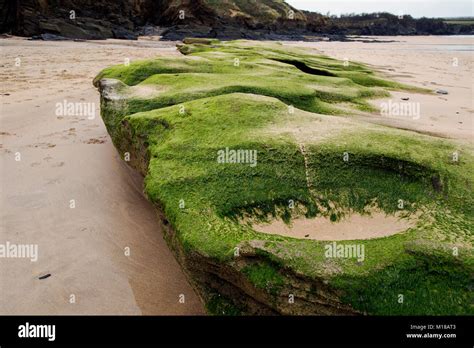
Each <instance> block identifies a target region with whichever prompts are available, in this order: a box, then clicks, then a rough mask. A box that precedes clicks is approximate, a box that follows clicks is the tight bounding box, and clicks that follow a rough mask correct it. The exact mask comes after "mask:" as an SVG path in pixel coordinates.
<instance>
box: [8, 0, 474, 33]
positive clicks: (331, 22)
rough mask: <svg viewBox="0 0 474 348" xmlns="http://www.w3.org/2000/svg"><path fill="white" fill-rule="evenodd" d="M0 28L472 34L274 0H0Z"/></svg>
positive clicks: (464, 28)
mask: <svg viewBox="0 0 474 348" xmlns="http://www.w3.org/2000/svg"><path fill="white" fill-rule="evenodd" d="M0 32H2V33H11V34H14V35H19V36H33V37H39V38H43V39H62V38H69V39H89V40H90V39H106V38H117V39H136V38H137V36H139V35H162V36H163V38H164V39H167V40H181V39H183V38H184V37H208V38H218V39H241V38H245V39H269V40H312V39H313V40H314V39H315V37H319V36H321V35H325V36H329V37H330V38H332V37H334V36H335V37H336V38H337V39H341V38H342V36H344V35H451V34H472V33H473V32H474V25H472V24H469V23H467V24H466V25H460V24H449V23H446V22H445V21H443V20H442V19H430V18H421V19H414V18H412V17H411V16H403V17H401V18H400V17H398V16H394V15H391V14H388V13H376V14H375V13H374V14H364V15H349V16H342V17H328V16H324V15H321V14H319V13H315V12H308V11H300V10H297V9H295V8H293V7H291V6H290V5H288V4H287V3H286V2H284V1H280V0H262V1H234V0H222V1H214V0H184V1H178V0H157V1H153V0H118V1H106V0H98V1H94V2H91V1H87V0H78V1H72V0H54V1H52V0H16V1H6V2H3V3H2V4H0Z"/></svg>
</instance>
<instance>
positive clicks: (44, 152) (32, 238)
mask: <svg viewBox="0 0 474 348" xmlns="http://www.w3.org/2000/svg"><path fill="white" fill-rule="evenodd" d="M0 45H1V48H0V50H1V58H0V66H1V79H2V86H1V89H2V90H1V103H2V107H1V116H0V117H1V118H0V131H1V132H2V133H1V138H2V140H1V149H0V154H1V169H0V172H1V176H2V185H1V197H2V198H1V204H0V205H1V208H0V211H1V213H0V214H1V216H0V221H1V225H0V229H1V233H0V236H1V238H0V242H1V243H4V242H5V241H9V242H10V243H24V244H37V245H38V254H39V255H38V261H37V262H30V260H29V259H3V258H2V259H0V270H1V271H0V292H1V293H2V296H1V297H0V314H146V315H148V314H169V315H180V314H188V315H190V314H203V313H204V310H203V306H202V304H201V302H200V300H199V299H198V297H197V296H196V294H195V293H194V291H193V290H192V288H191V287H190V285H189V283H188V282H187V280H186V278H185V276H184V274H183V272H182V270H181V268H180V267H179V265H178V263H177V262H176V260H175V259H174V257H173V254H172V253H171V251H170V250H169V249H168V247H167V245H166V242H165V241H164V240H163V237H162V234H161V231H160V227H159V225H158V220H157V218H156V215H155V211H154V209H153V207H152V206H151V204H150V203H149V202H148V201H147V200H146V199H145V198H144V196H143V195H142V182H141V181H142V179H141V177H140V176H138V175H137V174H136V173H134V172H133V171H132V170H131V169H129V168H128V167H127V165H126V164H125V163H124V162H123V161H122V160H121V159H120V158H119V156H118V154H117V152H116V150H115V148H114V147H113V144H112V143H111V141H110V138H109V137H108V134H107V131H106V129H105V126H104V124H103V122H102V120H101V118H100V114H99V93H98V92H97V90H96V89H95V88H94V87H93V86H92V79H93V78H94V77H95V75H96V74H97V73H98V72H99V71H100V70H101V69H103V68H105V67H107V66H110V65H113V64H121V63H122V64H123V63H124V61H125V59H128V60H130V61H133V60H135V59H143V58H151V57H154V56H156V55H168V56H172V55H175V54H178V53H176V50H175V45H174V44H173V43H153V44H150V43H149V42H148V41H141V42H131V41H130V42H128V41H114V40H108V41H102V42H38V41H27V40H25V39H20V38H18V39H17V38H15V39H6V40H2V41H0ZM17 58H20V59H21V64H20V65H19V66H16V65H15V63H16V59H17ZM64 101H67V102H73V103H89V104H88V105H92V106H93V107H94V109H95V117H94V118H93V119H90V118H91V117H90V115H88V116H77V115H57V103H64ZM91 103H92V104H91ZM17 153H20V154H21V160H20V161H16V160H15V154H17ZM71 200H74V205H75V207H74V208H71ZM127 251H129V256H127V255H126V253H127ZM127 254H128V253H127ZM47 274H51V276H49V277H48V278H46V279H42V280H40V279H39V277H40V276H44V275H47ZM182 294H183V295H184V303H181V302H183V301H180V299H182V297H180V296H181V295H182ZM71 295H74V297H71ZM71 300H75V303H71Z"/></svg>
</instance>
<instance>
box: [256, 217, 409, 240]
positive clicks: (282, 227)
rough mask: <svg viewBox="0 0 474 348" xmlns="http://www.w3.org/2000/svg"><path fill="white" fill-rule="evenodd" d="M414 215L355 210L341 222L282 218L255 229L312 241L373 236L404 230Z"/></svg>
mask: <svg viewBox="0 0 474 348" xmlns="http://www.w3.org/2000/svg"><path fill="white" fill-rule="evenodd" d="M415 222H416V219H415V218H410V219H408V218H402V217H400V216H397V215H386V214H385V213H383V212H375V213H372V214H371V215H361V214H358V213H353V214H351V215H350V216H347V217H346V218H344V219H342V220H341V221H338V222H332V221H331V220H330V219H328V218H325V217H318V218H314V219H307V218H298V219H294V220H293V221H292V223H291V225H287V224H285V223H284V222H283V221H282V220H280V219H278V220H273V221H271V222H270V223H257V224H254V225H253V226H252V228H253V229H254V230H256V231H258V232H262V233H267V234H277V235H281V236H284V237H292V238H299V239H313V240H355V239H373V238H381V237H387V236H391V235H394V234H397V233H401V232H404V231H406V230H408V229H409V228H411V227H413V226H414V225H415Z"/></svg>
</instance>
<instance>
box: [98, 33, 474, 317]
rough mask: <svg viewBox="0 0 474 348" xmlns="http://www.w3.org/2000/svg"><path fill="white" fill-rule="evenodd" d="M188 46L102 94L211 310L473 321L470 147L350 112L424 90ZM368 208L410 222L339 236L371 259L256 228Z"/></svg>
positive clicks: (321, 59) (109, 79) (274, 52)
mask: <svg viewBox="0 0 474 348" xmlns="http://www.w3.org/2000/svg"><path fill="white" fill-rule="evenodd" d="M179 50H180V51H181V52H182V53H183V57H182V58H179V59H170V58H157V59H154V60H148V61H141V62H133V63H131V64H130V65H129V66H115V67H110V68H107V69H105V70H104V71H102V72H101V73H100V74H99V76H97V78H96V79H95V81H94V83H95V85H96V86H98V87H99V89H100V91H101V112H102V117H103V119H104V122H105V124H106V126H107V129H108V131H109V133H110V134H111V137H112V140H113V142H114V144H115V146H116V147H117V149H118V151H119V153H120V154H121V155H122V156H123V157H124V159H125V160H127V162H128V163H129V164H130V165H132V166H133V167H134V168H136V169H138V170H139V171H140V172H141V173H142V174H143V175H144V176H145V188H144V189H145V192H146V194H147V196H148V198H149V199H150V200H151V201H152V202H153V203H154V204H155V205H156V207H157V208H158V214H159V216H160V219H161V221H162V225H163V228H164V231H165V237H166V238H167V240H168V243H169V245H170V247H171V248H172V249H173V251H174V252H175V255H176V257H177V258H178V260H179V261H180V263H181V264H182V266H183V268H184V269H185V271H186V272H187V274H188V275H189V277H190V279H191V281H192V283H193V284H194V286H195V287H196V289H197V291H198V293H199V294H200V295H201V296H202V298H203V300H204V301H206V302H207V304H208V305H207V308H208V309H209V310H212V311H214V312H216V313H217V314H225V313H228V314H229V313H230V314H342V315H348V314H363V313H366V314H379V315H393V314H405V315H420V314H425V315H442V314H473V312H474V308H473V306H472V304H471V301H470V296H471V295H470V294H471V291H472V283H473V274H474V272H473V270H474V262H473V261H474V258H473V255H472V243H473V235H472V234H473V230H474V228H473V226H474V223H473V214H472V206H473V203H474V202H473V194H472V184H473V177H472V173H473V172H474V159H473V154H472V148H470V147H469V146H468V145H462V144H459V143H455V142H451V141H448V140H443V139H439V138H436V137H431V136H427V135H422V134H418V133H415V132H410V131H406V130H399V129H393V128H388V127H383V126H378V125H374V124H371V123H367V122H364V121H362V120H360V119H359V118H358V117H357V116H356V115H357V114H358V113H361V112H364V111H371V110H373V108H372V107H371V106H370V104H369V103H368V102H367V101H368V99H370V98H378V97H381V96H388V95H389V93H390V90H408V91H413V92H423V93H426V92H427V91H423V90H420V89H417V88H413V87H410V86H405V85H401V84H399V83H396V82H392V81H387V80H384V79H383V78H381V77H379V76H377V75H376V74H375V73H374V72H372V71H371V70H370V69H368V68H367V67H366V66H364V65H362V64H358V63H352V62H351V63H350V64H346V63H345V62H342V61H338V60H335V59H331V58H329V57H325V56H315V55H312V54H309V53H308V52H306V51H303V50H296V49H293V50H289V49H287V48H284V47H282V46H281V45H278V44H261V43H250V42H246V41H235V42H228V43H221V42H219V41H217V40H199V41H188V44H184V45H181V46H179ZM223 151H224V152H225V153H226V156H225V160H224V161H223V160H219V158H221V159H222V157H220V154H222V153H223ZM232 151H233V152H232ZM229 154H231V155H229ZM249 154H255V156H254V157H253V158H254V160H255V161H252V162H251V163H250V162H249V157H248V156H249ZM453 154H457V156H454V157H453ZM454 159H455V160H454ZM254 162H255V163H254ZM253 164H255V165H253ZM374 211H382V212H384V213H385V214H401V213H402V214H405V215H406V217H407V218H408V217H410V216H416V224H415V225H414V226H412V227H410V228H409V229H408V230H406V231H403V232H402V233H397V234H394V235H390V236H388V237H384V238H376V239H368V240H362V239H360V238H358V236H357V234H354V236H353V238H352V240H343V241H338V244H341V245H355V244H357V245H360V244H363V245H364V250H365V252H366V255H365V257H364V258H363V261H362V262H361V261H358V260H357V259H355V258H350V257H349V258H348V257H341V258H338V257H331V258H328V257H326V256H325V248H326V247H327V244H328V243H330V242H327V241H320V240H306V239H298V238H291V237H286V236H280V235H277V234H269V233H261V232H258V231H256V230H255V229H253V228H252V223H253V222H269V221H271V220H273V219H276V218H278V219H282V220H283V221H285V222H286V223H288V224H291V222H292V221H293V220H295V219H296V218H299V217H300V218H301V217H303V216H304V217H306V218H313V217H316V216H319V217H321V216H322V217H326V218H328V219H330V220H331V221H333V223H336V224H337V223H338V221H340V220H341V219H342V218H344V217H345V216H349V215H350V214H353V213H357V214H362V215H363V214H371V212H374ZM400 295H401V296H400ZM400 299H402V300H400ZM222 308H224V309H222Z"/></svg>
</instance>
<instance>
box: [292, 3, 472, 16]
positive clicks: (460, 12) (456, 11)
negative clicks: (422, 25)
mask: <svg viewBox="0 0 474 348" xmlns="http://www.w3.org/2000/svg"><path fill="white" fill-rule="evenodd" d="M286 2H288V3H289V4H291V5H292V6H293V7H296V8H297V9H300V10H308V11H315V12H320V13H324V14H326V13H327V12H328V11H329V12H331V14H337V15H339V14H341V13H362V12H366V13H371V12H390V13H393V14H396V15H399V14H410V15H412V16H413V17H463V16H465V17H470V16H474V14H473V6H474V5H473V4H474V0H286Z"/></svg>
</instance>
